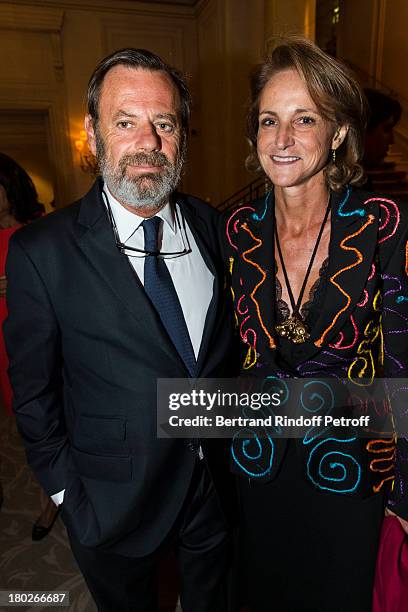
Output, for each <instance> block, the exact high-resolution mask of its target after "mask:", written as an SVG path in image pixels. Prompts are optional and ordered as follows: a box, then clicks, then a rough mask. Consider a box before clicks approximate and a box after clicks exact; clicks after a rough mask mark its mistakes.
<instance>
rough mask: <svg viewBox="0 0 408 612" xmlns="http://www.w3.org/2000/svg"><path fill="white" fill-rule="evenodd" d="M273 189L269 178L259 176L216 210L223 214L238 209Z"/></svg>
mask: <svg viewBox="0 0 408 612" xmlns="http://www.w3.org/2000/svg"><path fill="white" fill-rule="evenodd" d="M270 189H271V182H270V180H269V179H268V177H267V176H258V178H256V179H255V180H254V181H252V182H251V183H249V185H246V186H245V187H242V189H240V190H239V191H236V192H235V193H233V194H232V196H230V197H229V198H227V199H226V200H224V201H223V202H221V204H219V205H218V206H217V207H216V208H217V209H218V210H219V211H221V212H223V211H225V210H230V209H233V208H238V206H240V205H241V204H246V203H250V202H253V201H254V200H257V199H258V198H261V197H262V196H264V195H265V193H266V192H267V191H269V190H270Z"/></svg>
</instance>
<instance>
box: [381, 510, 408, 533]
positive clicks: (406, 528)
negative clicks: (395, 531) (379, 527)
mask: <svg viewBox="0 0 408 612" xmlns="http://www.w3.org/2000/svg"><path fill="white" fill-rule="evenodd" d="M385 516H396V517H397V519H398V520H399V522H400V525H401V527H402V528H403V530H404V531H405V533H406V534H407V535H408V521H406V520H405V519H403V518H401V517H400V516H398V514H395V512H393V511H392V510H390V509H389V508H386V509H385Z"/></svg>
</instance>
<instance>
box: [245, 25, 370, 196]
mask: <svg viewBox="0 0 408 612" xmlns="http://www.w3.org/2000/svg"><path fill="white" fill-rule="evenodd" d="M288 69H295V70H297V72H298V73H299V75H300V77H301V78H302V79H303V81H304V82H305V85H306V87H307V89H308V92H309V94H310V97H311V98H312V100H313V102H314V103H315V104H316V107H317V109H318V111H319V113H320V114H321V115H322V117H323V118H324V119H326V120H327V121H330V122H331V123H333V124H334V125H335V126H342V125H347V126H348V132H347V135H346V137H345V139H344V141H343V143H342V144H341V145H340V146H339V147H338V149H337V150H336V160H335V161H333V159H332V158H331V157H330V159H329V160H328V164H327V166H326V168H325V176H326V181H327V184H328V186H329V187H330V188H331V189H334V190H340V189H342V187H344V186H345V185H346V184H358V183H361V182H362V179H363V177H364V173H363V169H362V167H361V165H360V163H359V162H360V160H361V158H362V156H363V152H364V134H365V127H366V117H367V111H366V102H365V97H364V94H363V91H362V89H361V87H360V85H359V83H358V82H357V80H356V78H355V77H354V75H353V74H352V73H351V72H350V71H349V69H348V68H347V67H346V66H344V64H342V63H341V62H339V61H338V60H335V59H334V58H332V57H330V56H329V55H327V54H326V53H324V51H322V50H321V49H320V48H319V47H318V46H317V45H315V44H314V43H312V42H310V41H309V40H307V39H305V38H302V37H299V36H291V37H287V38H286V37H285V38H281V39H279V40H277V42H276V44H275V47H274V48H273V50H272V51H271V53H270V55H269V57H267V59H266V60H265V61H264V62H263V63H262V64H259V65H258V66H256V67H255V69H254V70H253V72H252V74H251V77H250V83H251V103H250V106H249V109H248V114H247V136H248V138H249V141H250V143H251V153H250V155H249V156H248V158H247V160H246V166H247V168H248V170H259V169H260V163H259V159H258V155H257V150H256V147H257V137H258V121H259V119H258V115H259V100H260V97H261V93H262V91H263V89H264V87H265V85H266V84H267V83H268V81H269V80H270V79H271V77H272V76H273V75H275V74H276V73H278V72H281V71H282V70H288Z"/></svg>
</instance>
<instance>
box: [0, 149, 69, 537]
mask: <svg viewBox="0 0 408 612" xmlns="http://www.w3.org/2000/svg"><path fill="white" fill-rule="evenodd" d="M44 212H45V210H44V206H43V205H42V204H40V202H39V201H38V195H37V191H36V189H35V186H34V183H33V181H32V180H31V178H30V177H29V175H28V174H27V172H26V171H25V170H24V169H23V168H22V167H21V166H20V165H19V164H18V163H17V162H16V161H14V159H12V158H11V157H9V156H8V155H5V154H4V153H0V396H1V399H2V403H3V406H4V408H5V410H6V414H7V415H9V416H11V415H12V414H13V412H12V401H13V394H12V390H11V386H10V382H9V378H8V374H7V369H8V358H7V353H6V348H5V344H4V338H3V331H2V330H3V323H4V320H5V319H6V317H7V305H6V290H7V279H6V276H5V266H6V259H7V251H8V244H9V240H10V238H11V236H12V235H13V234H14V232H15V231H16V230H18V229H19V228H20V227H21V226H22V225H25V224H26V223H31V222H32V221H35V219H38V218H39V217H41V216H42V215H43V214H44ZM1 500H2V492H1V484H0V502H1ZM0 505H1V503H0ZM41 506H42V513H41V516H40V517H39V518H38V520H37V521H36V522H35V524H34V526H33V533H32V536H33V540H40V539H42V538H43V537H44V536H46V535H47V533H48V532H49V531H50V529H51V527H52V525H53V523H54V520H55V518H56V515H57V513H58V510H57V508H56V506H55V505H54V503H53V502H52V500H51V499H49V498H48V497H47V496H46V495H45V494H44V493H43V492H41Z"/></svg>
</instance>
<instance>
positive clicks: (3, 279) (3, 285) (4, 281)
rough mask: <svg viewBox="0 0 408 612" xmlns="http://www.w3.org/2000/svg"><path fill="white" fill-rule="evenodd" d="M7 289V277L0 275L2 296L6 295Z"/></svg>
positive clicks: (0, 294)
mask: <svg viewBox="0 0 408 612" xmlns="http://www.w3.org/2000/svg"><path fill="white" fill-rule="evenodd" d="M6 289H7V278H6V277H5V276H0V297H5V295H6Z"/></svg>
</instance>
